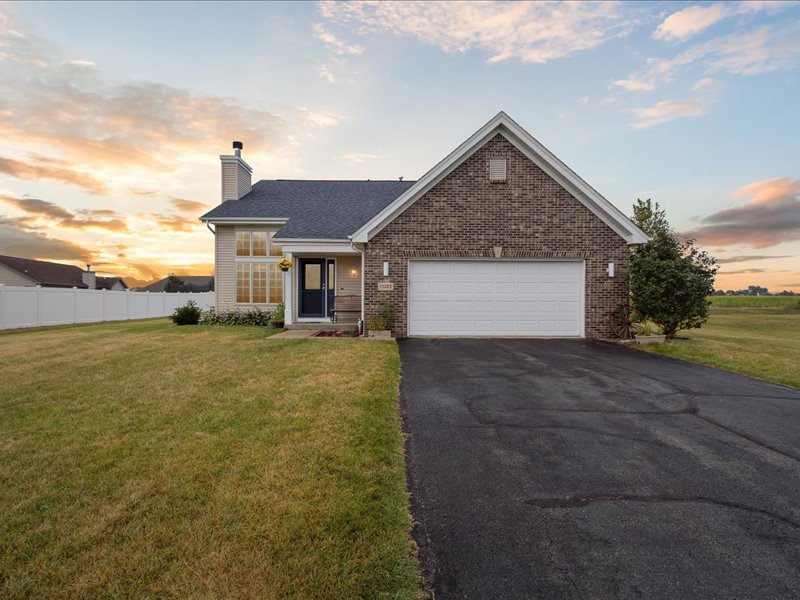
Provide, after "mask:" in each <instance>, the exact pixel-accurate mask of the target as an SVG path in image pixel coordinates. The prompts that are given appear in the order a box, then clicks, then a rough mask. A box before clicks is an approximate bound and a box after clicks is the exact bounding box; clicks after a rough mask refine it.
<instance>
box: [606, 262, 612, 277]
mask: <svg viewBox="0 0 800 600" xmlns="http://www.w3.org/2000/svg"><path fill="white" fill-rule="evenodd" d="M606 272H607V273H608V276H609V277H613V276H614V263H613V262H610V263H608V268H607V269H606Z"/></svg>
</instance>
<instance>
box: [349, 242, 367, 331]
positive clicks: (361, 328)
mask: <svg viewBox="0 0 800 600" xmlns="http://www.w3.org/2000/svg"><path fill="white" fill-rule="evenodd" d="M347 239H348V240H350V248H351V249H353V250H356V251H358V252H359V253H360V254H361V317H360V318H359V319H358V333H359V335H363V334H364V248H363V244H362V247H361V248H359V247H357V246H356V244H355V242H353V236H351V235H348V236H347Z"/></svg>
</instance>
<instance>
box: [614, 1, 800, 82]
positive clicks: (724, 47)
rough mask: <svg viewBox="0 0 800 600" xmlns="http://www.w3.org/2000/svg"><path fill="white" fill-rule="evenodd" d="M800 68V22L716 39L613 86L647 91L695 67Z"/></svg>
mask: <svg viewBox="0 0 800 600" xmlns="http://www.w3.org/2000/svg"><path fill="white" fill-rule="evenodd" d="M740 10H744V9H740ZM761 10H765V9H761ZM798 65H800V21H796V20H792V21H787V22H783V23H781V24H779V25H775V26H773V25H764V26H761V27H759V28H757V29H754V30H751V31H744V30H742V31H736V32H733V33H730V34H727V35H724V36H720V37H716V38H713V39H711V40H709V41H707V42H703V43H700V44H696V45H694V46H691V47H690V48H689V49H687V50H685V51H683V52H681V53H680V54H677V55H675V56H673V57H671V58H663V59H662V58H649V59H647V68H646V69H645V70H644V72H642V73H633V74H631V75H629V76H628V77H627V78H626V79H619V80H617V81H615V82H614V85H617V86H619V87H622V88H625V89H627V90H629V91H648V90H652V89H655V88H656V87H657V86H658V85H660V84H662V83H665V82H666V83H668V82H670V81H672V80H673V79H674V78H675V77H676V76H677V74H678V73H679V72H680V71H682V70H685V69H689V68H691V67H693V66H696V67H698V68H700V69H702V70H703V71H705V72H706V73H728V74H732V75H740V76H752V75H758V74H761V73H768V72H771V71H777V70H780V69H791V68H794V67H797V66H798Z"/></svg>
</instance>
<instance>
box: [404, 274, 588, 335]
mask: <svg viewBox="0 0 800 600" xmlns="http://www.w3.org/2000/svg"><path fill="white" fill-rule="evenodd" d="M408 278H409V281H408V285H409V290H408V294H409V298H408V315H409V329H408V334H409V335H442V336H448V335H451V336H458V335H462V336H544V337H547V336H553V337H566V336H582V335H583V263H582V262H574V261H573V262H562V261H491V260H486V261H466V260H464V261H461V260H456V261H443V260H430V261H427V260H413V261H410V262H409V274H408Z"/></svg>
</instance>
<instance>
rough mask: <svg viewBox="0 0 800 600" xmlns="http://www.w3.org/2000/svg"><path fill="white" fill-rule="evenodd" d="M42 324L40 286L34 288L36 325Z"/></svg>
mask: <svg viewBox="0 0 800 600" xmlns="http://www.w3.org/2000/svg"><path fill="white" fill-rule="evenodd" d="M41 324H42V286H41V285H37V286H36V325H41Z"/></svg>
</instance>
